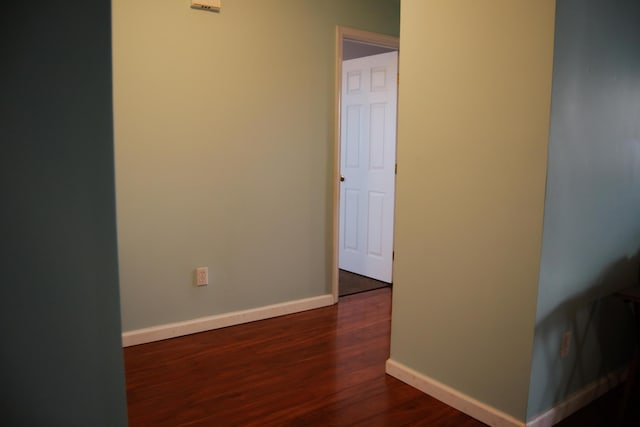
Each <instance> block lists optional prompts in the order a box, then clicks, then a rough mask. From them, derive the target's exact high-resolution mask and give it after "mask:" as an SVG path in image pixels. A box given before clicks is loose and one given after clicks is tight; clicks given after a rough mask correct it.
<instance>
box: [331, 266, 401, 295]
mask: <svg viewBox="0 0 640 427" xmlns="http://www.w3.org/2000/svg"><path fill="white" fill-rule="evenodd" d="M390 286H391V285H390V284H389V283H386V282H381V281H380V280H375V279H371V278H369V277H365V276H361V275H359V274H355V273H351V272H350V271H346V270H340V271H339V275H338V294H339V295H340V296H341V297H344V296H347V295H353V294H357V293H360V292H368V291H372V290H374V289H380V288H387V287H390Z"/></svg>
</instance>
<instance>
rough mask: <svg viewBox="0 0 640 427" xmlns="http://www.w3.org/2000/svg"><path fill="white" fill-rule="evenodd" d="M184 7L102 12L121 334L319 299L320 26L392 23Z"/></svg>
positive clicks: (269, 7) (322, 228) (329, 80)
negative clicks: (110, 77)
mask: <svg viewBox="0 0 640 427" xmlns="http://www.w3.org/2000/svg"><path fill="white" fill-rule="evenodd" d="M189 4H190V3H189V1H187V0H183V1H175V0H173V1H168V0H162V1H159V0H135V1H132V0H114V1H113V69H114V104H115V107H114V110H115V155H116V192H117V214H118V240H119V260H120V279H121V280H120V282H121V295H122V320H123V329H124V330H125V331H127V330H132V329H137V328H142V327H147V326H153V325H159V324H163V323H168V322H175V321H182V320H188V319H193V318H197V317H201V316H207V315H212V314H220V313H226V312H230V311H234V310H240V309H247V308H254V307H261V306H265V305H268V304H273V303H279V302H285V301H291V300H296V299H300V298H305V297H310V296H317V295H323V294H328V293H330V275H329V270H330V259H331V230H332V228H331V218H332V211H331V201H332V194H331V191H332V185H331V184H332V183H331V176H330V175H331V172H332V165H333V140H332V138H333V126H334V123H333V108H334V104H333V102H334V93H333V91H334V46H335V27H336V25H346V26H351V27H356V28H361V29H365V30H370V31H378V32H382V33H388V34H393V35H397V32H398V25H399V23H398V19H399V5H398V2H396V1H387V0H377V1H369V0H357V1H349V2H344V1H340V0H331V1H322V2H318V1H299V0H278V1H269V2H265V1H259V0H243V1H241V0H238V1H235V0H234V1H224V2H223V9H222V12H221V13H219V14H217V13H211V12H204V11H195V10H192V9H190V8H189ZM198 266H208V267H209V274H210V285H209V286H208V287H206V288H196V287H194V286H193V270H194V268H196V267H198Z"/></svg>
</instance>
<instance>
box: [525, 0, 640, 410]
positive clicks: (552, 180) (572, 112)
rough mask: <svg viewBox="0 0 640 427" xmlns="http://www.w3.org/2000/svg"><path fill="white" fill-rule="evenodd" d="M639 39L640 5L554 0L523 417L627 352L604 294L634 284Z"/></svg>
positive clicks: (639, 232)
mask: <svg viewBox="0 0 640 427" xmlns="http://www.w3.org/2000/svg"><path fill="white" fill-rule="evenodd" d="M639 46H640V2H638V1H636V0H615V1H612V0H589V1H584V0H559V1H558V2H557V14H556V37H555V54H554V72H553V93H552V107H551V129H550V141H549V163H548V176H547V192H546V201H545V214H544V233H543V245H542V258H541V267H540V279H539V289H538V305H537V313H536V332H535V340H534V351H533V362H532V369H531V382H530V390H529V403H528V410H527V416H528V418H529V419H531V418H533V417H535V416H536V415H538V414H540V413H542V412H544V411H545V410H547V409H549V408H550V407H552V406H553V405H554V404H555V403H557V402H559V401H561V400H562V399H564V398H565V397H566V396H567V395H568V394H570V393H571V392H572V391H575V390H577V389H579V388H581V387H583V386H585V385H586V384H589V383H590V382H592V381H594V380H596V379H597V378H599V377H601V376H602V375H603V374H605V373H606V372H610V371H612V370H614V369H616V368H618V367H620V366H621V365H622V364H624V362H625V361H626V360H628V357H629V345H628V341H630V339H629V338H630V337H629V330H628V325H629V314H628V312H627V310H626V309H625V308H624V306H623V305H622V303H621V302H620V301H617V300H615V299H613V298H610V297H607V295H609V294H610V293H611V292H612V291H614V290H615V289H618V288H620V287H624V286H627V285H630V284H633V283H637V280H638V268H639V263H638V258H637V252H638V249H639V248H640V49H639ZM565 331H572V333H573V341H572V347H571V351H570V353H569V355H568V357H567V358H564V359H561V358H560V356H559V355H560V342H561V337H562V334H563V333H564V332H565Z"/></svg>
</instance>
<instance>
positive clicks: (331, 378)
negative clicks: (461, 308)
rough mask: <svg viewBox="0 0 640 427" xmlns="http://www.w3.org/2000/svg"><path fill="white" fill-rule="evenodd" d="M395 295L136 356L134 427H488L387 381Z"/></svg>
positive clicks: (147, 347)
mask: <svg viewBox="0 0 640 427" xmlns="http://www.w3.org/2000/svg"><path fill="white" fill-rule="evenodd" d="M390 293H391V290H390V289H389V288H384V289H378V290H375V291H371V292H366V293H360V294H356V295H351V296H347V297H344V298H341V300H340V303H339V304H338V305H336V306H332V307H326V308H321V309H317V310H312V311H307V312H304V313H298V314H293V315H289V316H283V317H279V318H275V319H269V320H263V321H260V322H253V323H249V324H245V325H240V326H233V327H229V328H225V329H218V330H215V331H210V332H204V333H200V334H195V335H189V336H186V337H181V338H175V339H172V340H166V341H160V342H155V343H149V344H143V345H139V346H135V347H128V348H126V349H125V350H124V353H125V366H126V377H127V400H128V405H129V425H130V426H131V427H136V426H373V427H375V426H405V425H411V426H433V427H438V426H456V427H457V426H460V427H480V426H483V425H484V424H482V423H480V422H479V421H476V420H474V419H472V418H470V417H468V416H467V415H465V414H463V413H461V412H459V411H457V410H455V409H453V408H451V407H449V406H447V405H445V404H443V403H441V402H439V401H437V400H435V399H433V398H431V397H429V396H427V395H425V394H423V393H422V392H420V391H418V390H416V389H414V388H413V387H410V386H408V385H406V384H404V383H402V382H400V381H398V380H396V379H395V378H392V377H390V376H388V375H386V374H385V372H384V363H385V361H386V360H387V358H388V357H389V334H390V312H391V295H390Z"/></svg>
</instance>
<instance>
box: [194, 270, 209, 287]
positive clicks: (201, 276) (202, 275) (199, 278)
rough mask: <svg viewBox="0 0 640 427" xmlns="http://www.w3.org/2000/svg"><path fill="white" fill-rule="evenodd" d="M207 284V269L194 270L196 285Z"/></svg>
mask: <svg viewBox="0 0 640 427" xmlns="http://www.w3.org/2000/svg"><path fill="white" fill-rule="evenodd" d="M208 284H209V267H198V268H196V285H197V286H206V285H208Z"/></svg>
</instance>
